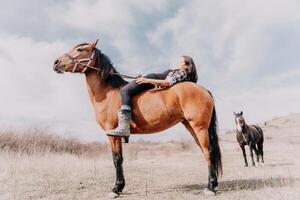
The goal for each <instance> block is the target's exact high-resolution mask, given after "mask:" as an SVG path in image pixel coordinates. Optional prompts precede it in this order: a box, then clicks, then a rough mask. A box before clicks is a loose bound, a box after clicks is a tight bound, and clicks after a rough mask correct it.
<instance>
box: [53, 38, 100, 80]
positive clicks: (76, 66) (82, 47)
mask: <svg viewBox="0 0 300 200" xmlns="http://www.w3.org/2000/svg"><path fill="white" fill-rule="evenodd" d="M97 42H98V40H96V41H95V42H91V43H82V44H79V45H77V46H75V47H74V48H72V49H71V50H70V51H69V52H68V53H65V54H64V55H62V56H60V57H59V58H57V59H56V60H55V61H54V66H53V69H54V71H56V72H57V73H61V74H62V73H64V72H73V73H75V72H80V73H84V72H86V70H88V69H94V70H98V69H97V68H95V67H94V65H95V51H94V49H95V47H96V45H97Z"/></svg>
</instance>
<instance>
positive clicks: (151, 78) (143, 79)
mask: <svg viewBox="0 0 300 200" xmlns="http://www.w3.org/2000/svg"><path fill="white" fill-rule="evenodd" d="M197 79H198V75H197V71H196V66H195V64H194V61H193V59H192V58H191V57H189V56H182V57H181V58H180V60H179V63H178V64H177V66H176V68H175V69H169V70H166V71H165V72H162V73H151V74H147V75H146V76H139V77H138V78H137V79H136V80H133V81H131V82H130V83H128V84H127V85H126V86H125V87H123V88H122V89H121V108H120V110H119V112H118V127H117V128H116V129H114V130H111V131H109V132H107V135H110V136H120V137H128V136H130V121H131V115H132V111H131V107H132V106H131V98H132V97H133V96H135V95H137V94H139V93H142V92H144V91H145V90H148V89H152V88H155V87H160V88H167V87H171V86H172V85H174V84H176V83H180V82H183V81H192V82H194V83H196V82H197Z"/></svg>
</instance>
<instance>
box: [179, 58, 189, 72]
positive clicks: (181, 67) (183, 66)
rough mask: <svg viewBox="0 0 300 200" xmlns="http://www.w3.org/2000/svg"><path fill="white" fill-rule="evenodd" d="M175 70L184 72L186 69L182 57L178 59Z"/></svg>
mask: <svg viewBox="0 0 300 200" xmlns="http://www.w3.org/2000/svg"><path fill="white" fill-rule="evenodd" d="M177 68H178V69H182V70H185V69H186V68H187V66H186V65H185V60H184V57H180V59H179V62H178V64H177Z"/></svg>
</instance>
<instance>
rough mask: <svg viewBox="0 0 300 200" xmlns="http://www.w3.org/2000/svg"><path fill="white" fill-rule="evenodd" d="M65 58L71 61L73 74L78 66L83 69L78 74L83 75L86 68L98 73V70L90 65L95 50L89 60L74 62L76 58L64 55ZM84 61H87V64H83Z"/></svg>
mask: <svg viewBox="0 0 300 200" xmlns="http://www.w3.org/2000/svg"><path fill="white" fill-rule="evenodd" d="M65 56H67V57H68V58H69V59H70V60H72V61H73V62H74V67H73V69H72V72H73V73H74V72H75V71H76V69H77V66H78V65H82V66H83V67H84V68H83V70H81V72H80V73H84V72H85V71H86V70H87V69H88V68H90V69H94V70H96V71H99V69H98V68H96V67H93V66H91V65H90V64H91V62H92V61H93V60H94V57H95V50H93V52H92V55H91V57H89V58H83V59H79V60H76V58H74V57H73V56H71V55H70V54H68V53H65ZM86 61H87V64H83V62H86Z"/></svg>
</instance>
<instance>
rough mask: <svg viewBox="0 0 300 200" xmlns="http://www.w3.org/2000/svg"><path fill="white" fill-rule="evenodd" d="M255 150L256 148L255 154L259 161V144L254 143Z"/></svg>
mask: <svg viewBox="0 0 300 200" xmlns="http://www.w3.org/2000/svg"><path fill="white" fill-rule="evenodd" d="M253 150H254V152H255V155H256V162H257V163H259V151H258V147H257V144H254V145H253Z"/></svg>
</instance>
